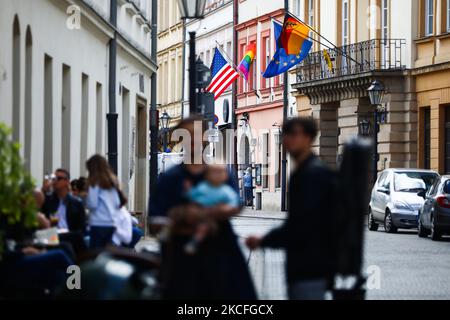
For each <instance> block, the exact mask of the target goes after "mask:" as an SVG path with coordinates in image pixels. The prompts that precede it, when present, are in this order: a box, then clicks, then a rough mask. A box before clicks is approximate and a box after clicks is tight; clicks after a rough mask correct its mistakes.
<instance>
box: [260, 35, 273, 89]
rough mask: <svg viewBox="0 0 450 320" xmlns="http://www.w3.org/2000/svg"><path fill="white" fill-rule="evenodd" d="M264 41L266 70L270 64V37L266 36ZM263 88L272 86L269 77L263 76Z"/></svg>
mask: <svg viewBox="0 0 450 320" xmlns="http://www.w3.org/2000/svg"><path fill="white" fill-rule="evenodd" d="M263 43H264V66H263V68H264V70H266V69H267V66H268V65H269V64H270V60H271V57H270V37H265V38H264V39H263ZM262 81H263V88H270V79H269V78H263V80H262Z"/></svg>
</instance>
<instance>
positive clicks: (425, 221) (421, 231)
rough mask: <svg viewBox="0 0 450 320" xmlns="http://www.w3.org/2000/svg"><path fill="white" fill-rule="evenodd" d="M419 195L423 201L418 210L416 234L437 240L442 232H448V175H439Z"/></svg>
mask: <svg viewBox="0 0 450 320" xmlns="http://www.w3.org/2000/svg"><path fill="white" fill-rule="evenodd" d="M420 195H421V196H423V197H424V198H425V202H424V204H423V207H422V209H421V210H420V212H419V227H418V235H419V237H421V238H426V237H428V236H429V235H431V239H432V240H433V241H439V240H441V237H442V235H443V234H450V176H444V177H441V178H440V179H438V180H437V181H436V182H435V183H434V184H433V186H432V187H431V188H430V190H429V191H428V192H427V193H424V192H422V193H421V194H420Z"/></svg>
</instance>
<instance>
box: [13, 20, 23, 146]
mask: <svg viewBox="0 0 450 320" xmlns="http://www.w3.org/2000/svg"><path fill="white" fill-rule="evenodd" d="M12 44H13V45H12V107H13V110H12V111H13V112H12V113H13V119H12V120H13V121H12V127H13V139H14V140H15V141H20V115H21V112H20V82H21V81H20V24H19V18H18V17H17V15H16V16H15V17H14V23H13V43H12Z"/></svg>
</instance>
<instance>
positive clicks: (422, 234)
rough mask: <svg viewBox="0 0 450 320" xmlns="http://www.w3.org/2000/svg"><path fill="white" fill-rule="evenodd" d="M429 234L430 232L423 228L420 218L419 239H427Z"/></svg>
mask: <svg viewBox="0 0 450 320" xmlns="http://www.w3.org/2000/svg"><path fill="white" fill-rule="evenodd" d="M429 233H430V232H429V231H428V230H427V229H425V227H424V226H423V224H422V221H420V217H419V226H418V231H417V235H418V236H419V238H427V237H428V235H429Z"/></svg>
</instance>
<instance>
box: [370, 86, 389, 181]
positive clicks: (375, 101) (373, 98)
mask: <svg viewBox="0 0 450 320" xmlns="http://www.w3.org/2000/svg"><path fill="white" fill-rule="evenodd" d="M367 91H368V92H369V98H370V103H371V104H372V105H373V106H375V110H374V112H373V125H374V129H373V160H372V171H373V172H372V174H373V183H375V182H376V181H377V179H378V161H379V159H380V156H379V154H378V133H379V132H380V115H382V118H383V121H384V119H385V115H386V109H385V108H384V107H383V98H384V95H385V93H386V89H385V87H384V85H383V84H382V83H381V82H379V81H377V80H375V81H374V82H372V85H371V86H370V87H369V89H367Z"/></svg>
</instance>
